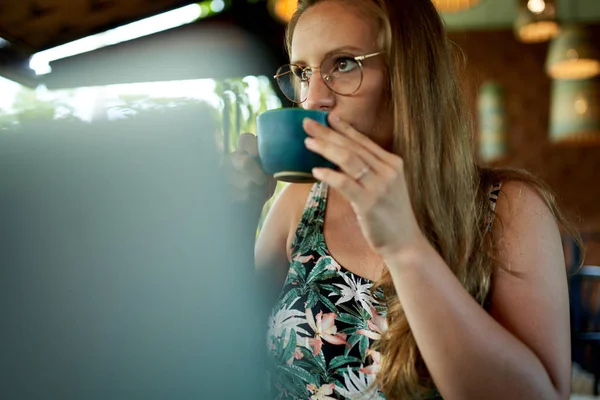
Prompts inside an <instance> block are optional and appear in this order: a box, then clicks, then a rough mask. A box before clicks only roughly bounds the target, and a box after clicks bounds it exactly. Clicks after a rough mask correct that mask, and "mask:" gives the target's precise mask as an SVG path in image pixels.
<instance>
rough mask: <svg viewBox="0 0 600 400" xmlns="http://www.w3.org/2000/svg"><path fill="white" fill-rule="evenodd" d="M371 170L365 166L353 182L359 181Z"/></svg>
mask: <svg viewBox="0 0 600 400" xmlns="http://www.w3.org/2000/svg"><path fill="white" fill-rule="evenodd" d="M370 170H371V167H369V166H368V165H365V167H364V168H363V169H362V171H360V172H359V173H358V175H356V176H355V177H354V180H355V181H360V180H361V179H362V178H364V177H365V175H367V174H368V173H369V171H370Z"/></svg>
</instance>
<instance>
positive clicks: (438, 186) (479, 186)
mask: <svg viewBox="0 0 600 400" xmlns="http://www.w3.org/2000/svg"><path fill="white" fill-rule="evenodd" d="M321 1H331V0H300V1H299V2H298V10H297V11H296V13H295V14H294V16H293V17H292V19H291V21H290V23H289V24H288V27H287V31H286V47H287V50H288V52H290V50H291V44H292V38H293V34H294V28H295V26H296V24H297V22H298V19H299V18H300V17H301V15H302V14H303V13H304V12H305V11H306V10H307V9H308V8H310V7H311V6H313V5H315V4H317V3H319V2H321ZM336 1H344V2H349V3H350V4H351V5H353V6H356V7H358V8H359V9H360V10H361V11H362V12H363V13H364V15H365V16H366V17H371V18H374V19H375V20H377V22H378V23H380V25H379V26H381V31H380V44H381V46H382V49H380V50H383V51H385V52H386V54H387V62H388V69H389V71H388V72H389V93H390V98H389V99H388V100H389V104H390V108H391V112H392V114H393V129H394V147H393V151H394V152H395V153H396V154H398V155H399V156H401V157H402V158H403V160H404V163H405V165H406V166H407V167H406V169H407V170H406V179H407V184H408V187H409V191H410V196H411V201H412V206H413V210H414V213H415V216H416V219H417V221H418V224H419V226H420V228H421V230H422V231H423V233H424V234H425V235H426V237H427V238H428V240H429V242H430V243H431V244H432V245H433V246H434V247H435V249H436V250H437V251H438V252H439V254H440V255H441V256H442V257H443V259H444V260H445V261H446V263H447V264H448V266H449V267H450V269H451V270H452V272H453V273H454V274H455V275H456V277H457V278H458V279H459V281H460V282H461V283H462V285H463V286H464V288H465V289H466V290H467V291H468V292H469V293H470V294H471V296H472V297H473V298H474V299H475V300H476V301H477V302H478V303H479V304H480V305H481V306H482V307H487V303H488V301H489V297H490V296H489V294H490V289H491V282H492V277H493V275H494V270H495V268H498V267H501V266H500V265H499V263H498V262H496V260H494V253H495V252H494V249H493V240H492V238H491V235H490V234H486V232H487V218H488V217H489V216H490V203H489V191H490V187H491V186H492V184H494V183H495V182H501V181H507V180H519V181H522V182H525V183H527V184H529V185H531V186H532V187H534V188H536V189H537V191H538V192H539V193H540V195H541V196H542V198H543V199H544V200H545V202H546V204H547V205H548V207H549V208H550V210H551V211H552V212H553V213H554V216H555V218H556V219H557V220H558V221H559V222H561V223H562V225H563V226H565V227H566V230H567V231H568V232H570V233H572V234H573V235H574V236H576V237H577V235H576V233H574V230H572V229H571V228H570V227H569V224H568V222H567V221H566V220H565V218H564V217H563V216H562V215H561V213H560V211H559V209H558V207H557V206H556V202H555V200H554V197H553V195H552V193H551V191H550V190H549V188H548V187H547V186H545V185H544V184H543V182H541V181H540V180H539V179H537V178H535V177H534V176H532V175H530V174H528V173H526V172H524V171H519V170H510V169H502V170H500V169H491V168H483V167H480V166H478V164H477V161H476V159H475V155H474V154H475V152H474V129H473V127H472V124H471V121H472V118H471V116H470V113H469V111H468V107H467V106H466V104H465V103H464V100H463V95H462V93H461V92H462V91H461V87H460V86H461V85H459V83H458V81H459V80H458V72H457V64H458V63H457V62H456V61H457V58H456V57H455V54H454V50H455V49H454V48H453V45H452V43H451V42H450V41H449V40H448V38H447V36H446V32H445V29H444V26H443V22H442V20H441V18H440V16H439V14H438V12H437V10H436V9H435V7H434V5H433V4H432V2H431V1H430V0H406V1H400V0H336ZM375 286H376V287H382V288H383V290H384V293H385V296H386V299H387V302H388V312H387V320H388V330H387V332H385V333H384V334H383V335H382V337H381V339H380V341H379V342H378V343H377V347H378V349H379V350H380V352H381V354H382V363H381V368H380V371H379V373H378V375H377V382H376V383H377V384H378V385H379V386H380V387H381V389H382V390H383V391H384V393H385V394H386V396H387V397H388V398H389V399H408V398H420V397H423V396H426V395H427V394H430V393H431V392H432V391H433V390H434V389H435V386H434V383H433V380H432V379H431V376H430V375H429V373H428V371H427V368H426V366H425V364H424V362H423V359H422V357H421V354H420V352H419V349H418V347H417V344H416V342H415V339H414V337H413V334H412V332H411V330H410V327H409V324H408V321H407V319H406V315H405V314H404V311H403V309H402V305H401V304H400V302H399V300H398V297H397V296H396V292H395V288H394V285H393V282H392V279H391V276H390V275H389V273H386V274H385V275H384V276H383V277H382V279H381V280H380V282H378V283H377V285H375Z"/></svg>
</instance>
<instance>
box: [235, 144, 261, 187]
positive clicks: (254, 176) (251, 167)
mask: <svg viewBox="0 0 600 400" xmlns="http://www.w3.org/2000/svg"><path fill="white" fill-rule="evenodd" d="M230 158H231V164H232V166H233V168H234V169H235V170H236V171H237V172H238V173H240V174H242V175H244V176H246V177H247V178H248V179H249V180H250V181H252V182H253V183H255V184H256V185H264V184H266V183H267V180H268V175H267V174H265V172H264V171H263V170H262V168H261V167H260V165H259V163H258V161H257V160H256V159H255V158H254V157H252V156H250V155H249V154H247V153H242V152H240V151H237V150H236V151H234V152H233V153H231V155H230Z"/></svg>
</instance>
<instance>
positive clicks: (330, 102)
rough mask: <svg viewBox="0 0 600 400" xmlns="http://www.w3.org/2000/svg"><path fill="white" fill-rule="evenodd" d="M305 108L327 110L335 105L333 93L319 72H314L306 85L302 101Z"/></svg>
mask: <svg viewBox="0 0 600 400" xmlns="http://www.w3.org/2000/svg"><path fill="white" fill-rule="evenodd" d="M302 105H303V107H304V108H305V109H307V110H321V111H329V110H331V109H332V108H333V106H334V105H335V93H334V92H333V91H332V90H331V89H329V87H328V86H327V85H326V84H325V82H324V81H323V78H322V77H321V75H319V74H316V73H315V74H314V75H313V76H312V78H311V80H310V82H309V85H308V93H307V97H306V101H305V102H304V103H302Z"/></svg>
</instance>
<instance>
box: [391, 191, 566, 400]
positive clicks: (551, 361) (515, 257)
mask: <svg viewBox="0 0 600 400" xmlns="http://www.w3.org/2000/svg"><path fill="white" fill-rule="evenodd" d="M497 213H498V216H499V218H500V220H501V221H502V224H495V227H494V237H495V242H496V247H497V248H498V253H497V257H498V258H499V259H500V260H501V262H502V263H503V264H504V265H505V266H506V267H508V268H509V269H510V270H511V271H515V272H518V273H520V274H521V275H520V276H514V275H511V274H509V273H506V272H500V273H498V274H497V275H496V276H495V280H494V283H493V294H492V298H491V310H490V314H488V313H487V312H486V311H485V310H483V309H482V308H481V307H480V306H479V305H478V304H477V303H476V302H475V301H474V300H473V298H472V297H471V296H470V295H469V294H468V293H467V292H466V291H465V290H464V288H463V287H462V286H461V284H460V282H459V281H458V280H457V279H456V277H455V276H454V275H453V274H452V272H451V271H450V269H449V268H448V267H447V265H446V264H445V262H444V260H443V259H442V258H441V257H440V256H439V255H438V254H437V253H436V252H435V250H434V249H433V248H431V247H430V246H429V244H428V243H423V244H421V245H420V248H419V249H412V250H411V251H408V252H403V253H402V254H397V255H396V256H395V257H393V258H392V259H391V260H388V264H389V265H390V267H392V268H390V269H391V271H392V276H393V280H394V284H395V287H396V291H397V293H398V296H399V298H400V301H401V303H402V305H403V307H404V310H405V312H406V315H407V318H408V321H409V324H410V327H411V329H412V332H413V334H414V336H415V339H416V341H417V344H418V346H419V349H420V350H421V353H422V355H423V358H424V360H425V363H426V364H427V367H428V368H429V371H430V372H431V374H432V376H433V378H434V381H435V382H436V384H437V387H438V389H439V390H440V392H441V394H442V396H443V397H444V398H445V399H447V400H453V399H457V400H463V399H488V400H493V399H499V400H500V399H502V400H505V399H511V400H516V399H548V400H558V399H568V397H569V391H570V365H571V364H570V331H569V304H568V291H567V282H566V271H565V267H564V257H563V253H562V247H561V242H560V236H559V232H558V229H557V225H556V223H555V221H554V219H553V217H552V215H551V213H550V212H549V210H548V209H547V207H546V206H545V204H544V203H543V201H542V200H541V198H540V197H539V196H538V194H537V193H536V192H535V191H534V190H533V189H531V188H528V187H527V186H525V185H523V184H521V183H513V182H509V183H507V184H505V185H504V188H503V195H502V196H501V197H500V199H499V200H498V207H497ZM394 264H395V267H394Z"/></svg>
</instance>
